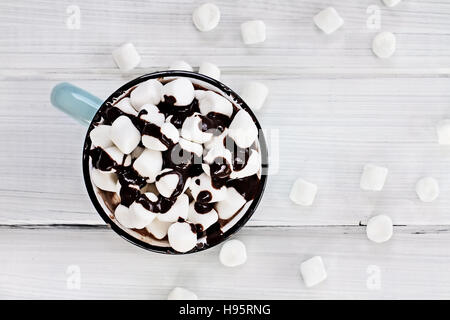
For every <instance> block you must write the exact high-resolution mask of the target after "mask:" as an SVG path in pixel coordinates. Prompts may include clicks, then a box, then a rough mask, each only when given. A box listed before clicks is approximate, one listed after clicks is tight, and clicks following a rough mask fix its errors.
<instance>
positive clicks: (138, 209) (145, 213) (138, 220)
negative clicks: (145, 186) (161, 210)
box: [128, 192, 158, 229]
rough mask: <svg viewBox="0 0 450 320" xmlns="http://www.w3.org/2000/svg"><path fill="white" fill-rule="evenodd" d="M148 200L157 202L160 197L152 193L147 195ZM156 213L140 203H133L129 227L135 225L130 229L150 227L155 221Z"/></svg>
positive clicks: (130, 210)
mask: <svg viewBox="0 0 450 320" xmlns="http://www.w3.org/2000/svg"><path fill="white" fill-rule="evenodd" d="M145 195H146V196H147V198H148V199H149V200H150V201H157V200H158V197H157V196H156V195H155V194H154V193H151V192H147V193H145ZM155 217H156V213H154V212H151V211H150V210H147V209H146V208H145V207H144V206H143V205H142V204H140V203H139V202H133V203H132V204H131V205H130V208H129V220H128V223H129V225H133V226H132V227H129V228H136V229H142V228H144V227H145V226H148V225H149V224H150V223H152V221H153V220H154V219H155Z"/></svg>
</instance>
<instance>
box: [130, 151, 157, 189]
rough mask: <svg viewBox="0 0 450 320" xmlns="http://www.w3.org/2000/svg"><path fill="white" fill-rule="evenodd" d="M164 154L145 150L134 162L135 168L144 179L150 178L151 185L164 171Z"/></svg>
mask: <svg viewBox="0 0 450 320" xmlns="http://www.w3.org/2000/svg"><path fill="white" fill-rule="evenodd" d="M162 164H163V160H162V154H161V152H160V151H155V150H150V149H145V150H144V151H143V152H142V154H141V155H140V156H139V157H138V158H137V159H136V161H134V163H133V168H134V169H135V170H136V171H137V172H138V173H139V174H140V175H141V176H143V177H146V178H148V179H147V181H148V182H149V183H153V182H155V179H156V176H157V175H158V174H159V173H160V172H161V169H162Z"/></svg>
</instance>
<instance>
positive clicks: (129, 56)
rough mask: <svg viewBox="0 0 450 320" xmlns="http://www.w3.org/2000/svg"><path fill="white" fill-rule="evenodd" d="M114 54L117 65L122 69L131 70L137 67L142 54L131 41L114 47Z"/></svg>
mask: <svg viewBox="0 0 450 320" xmlns="http://www.w3.org/2000/svg"><path fill="white" fill-rule="evenodd" d="M112 56H113V59H114V61H115V63H116V64H117V66H118V67H119V69H120V70H122V71H130V70H131V69H134V68H136V67H137V65H138V64H139V63H140V62H141V56H140V55H139V53H138V52H137V50H136V48H135V47H134V45H133V44H132V43H130V42H128V43H125V44H123V45H122V46H120V47H118V48H116V49H114V51H113V52H112Z"/></svg>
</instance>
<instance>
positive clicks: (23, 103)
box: [0, 0, 450, 299]
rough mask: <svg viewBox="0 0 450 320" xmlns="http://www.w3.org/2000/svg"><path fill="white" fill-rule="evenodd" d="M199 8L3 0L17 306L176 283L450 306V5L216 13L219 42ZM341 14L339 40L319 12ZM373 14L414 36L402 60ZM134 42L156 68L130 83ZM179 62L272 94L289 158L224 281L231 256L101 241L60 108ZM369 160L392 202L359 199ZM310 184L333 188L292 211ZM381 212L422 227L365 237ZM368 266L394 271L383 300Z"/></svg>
mask: <svg viewBox="0 0 450 320" xmlns="http://www.w3.org/2000/svg"><path fill="white" fill-rule="evenodd" d="M130 3H132V4H130ZM200 3H202V1H193V2H192V3H191V2H183V1H178V0H177V1H170V2H168V1H153V0H152V1H133V2H130V1H106V0H105V1H87V0H76V1H70V2H60V1H50V0H36V1H31V0H17V1H12V0H5V1H1V2H0V101H1V105H0V148H1V150H2V151H1V152H2V153H1V155H2V157H0V176H1V180H2V186H1V188H0V225H2V226H3V227H2V230H1V232H0V238H1V239H0V247H1V250H0V262H1V263H0V298H38V297H42V298H52V297H53V298H55V297H56V298H58V297H64V298H83V297H85V298H108V297H109V298H114V297H116V298H143V299H147V298H162V297H164V296H165V295H166V294H167V292H168V291H169V290H170V288H171V287H173V286H175V285H185V286H188V287H190V288H192V289H193V290H194V291H197V293H198V295H199V296H200V297H201V298H239V299H245V298H306V299H313V298H449V295H450V294H449V292H450V291H449V289H450V274H449V271H448V269H449V268H448V266H449V262H450V261H449V259H450V250H449V249H448V247H449V246H450V237H449V232H448V229H449V224H450V197H449V194H450V172H449V169H450V148H447V147H443V146H439V145H438V144H437V142H436V133H435V128H434V125H435V123H436V122H437V121H439V120H440V119H442V118H444V117H450V79H449V75H450V0H445V1H442V0H440V1H437V0H428V1H412V0H404V1H403V2H402V3H401V4H400V5H399V6H397V7H395V8H386V7H384V6H383V5H382V3H381V1H380V0H361V1H351V0H346V1H342V0H341V1H338V0H328V1H321V0H302V1H294V0H291V1H282V0H279V1H256V0H254V1H237V0H236V1H216V3H217V4H218V5H219V7H220V8H221V11H222V20H221V23H220V24H219V27H218V28H217V29H216V30H214V31H212V32H210V33H200V32H198V31H197V30H196V29H195V28H194V26H193V25H192V23H191V13H192V10H193V9H194V8H195V7H196V6H197V5H198V4H200ZM69 5H78V6H79V7H80V10H81V29H80V30H69V29H67V28H66V19H67V17H68V14H67V13H66V8H67V6H69ZM328 5H333V6H334V7H335V8H336V9H337V10H338V11H339V13H340V14H341V16H342V17H343V18H344V20H345V25H344V27H343V28H342V29H341V30H339V31H337V32H336V33H335V34H333V35H330V36H325V35H323V34H321V33H320V32H319V31H318V30H317V29H316V28H315V26H314V25H313V24H312V16H313V15H314V14H315V13H317V12H318V11H320V9H322V8H324V7H326V6H328ZM370 5H377V6H378V7H379V9H380V10H381V30H387V31H392V32H394V33H395V34H396V35H397V40H398V50H397V52H396V54H395V56H394V57H393V58H392V59H389V60H380V59H376V58H375V57H374V56H373V55H372V52H371V49H370V46H371V40H372V38H373V36H374V35H375V31H374V30H369V29H368V28H367V27H366V20H367V18H368V17H369V14H367V13H366V10H367V8H368V7H369V6H370ZM248 19H263V20H264V21H265V22H266V24H267V41H266V42H264V43H263V44H259V45H255V46H251V47H246V46H244V45H243V43H242V41H241V39H240V34H239V24H240V23H241V22H243V21H245V20H248ZM125 41H132V42H133V43H135V45H136V47H137V48H138V50H139V52H140V53H141V55H142V64H141V66H140V67H139V68H137V69H135V70H133V71H132V72H130V73H127V74H121V73H120V72H119V71H118V70H117V68H116V67H115V66H114V63H113V61H112V59H111V56H110V53H111V51H112V49H113V48H114V47H116V46H118V45H120V44H121V43H123V42H125ZM180 58H181V59H185V60H187V61H188V62H190V63H191V64H193V65H194V66H198V65H199V63H200V62H201V61H211V62H213V63H216V64H218V65H219V66H220V67H221V69H222V72H223V78H222V79H223V82H224V83H226V84H227V85H229V86H230V87H232V88H235V89H236V90H237V91H239V88H240V87H241V86H242V84H243V83H244V82H245V81H247V80H250V79H251V80H260V81H263V82H264V83H266V84H267V85H268V86H269V88H270V97H269V99H268V101H267V104H266V105H265V107H264V108H263V109H262V110H261V111H260V112H259V113H258V117H259V119H260V121H261V123H262V124H263V126H264V127H265V128H267V129H269V130H271V132H274V131H276V130H278V134H279V137H280V142H279V145H278V147H277V145H276V144H274V145H272V146H271V150H272V151H274V150H279V154H280V157H279V159H280V160H279V161H278V167H279V170H278V172H277V173H275V174H273V175H272V176H270V177H269V183H268V187H267V189H266V193H265V196H264V198H263V201H262V203H261V205H260V207H259V209H258V211H257V213H256V214H255V215H254V217H253V218H252V220H251V221H250V222H249V223H248V226H247V227H246V228H244V230H243V231H242V232H241V233H239V234H238V235H237V236H238V237H239V238H242V239H243V240H244V241H245V242H246V243H247V244H248V250H249V257H250V258H249V262H248V264H246V265H245V266H243V267H242V268H239V269H236V270H228V269H224V268H221V267H219V265H218V262H217V249H214V250H210V251H207V252H205V253H203V254H198V255H193V256H187V257H166V256H161V255H155V254H152V253H148V252H145V251H143V250H140V249H138V248H134V247H133V246H131V245H129V244H127V243H125V242H124V241H123V240H121V239H120V238H119V237H117V236H115V235H114V234H113V233H112V232H111V231H109V230H106V229H105V228H104V227H102V226H103V222H102V221H101V219H100V218H99V217H98V216H97V214H96V213H95V211H94V208H93V207H92V205H91V204H90V202H89V199H88V197H87V195H86V192H85V188H84V185H83V181H82V177H81V147H82V143H83V139H84V134H85V128H83V127H81V126H79V125H78V124H77V123H75V122H73V121H72V120H71V119H69V118H67V117H66V116H65V115H64V114H61V113H59V112H58V111H56V110H55V109H54V108H53V107H52V106H51V105H50V103H49V93H50V90H51V88H52V87H53V86H54V85H55V84H56V83H58V82H60V81H69V82H73V83H74V84H76V85H78V86H80V87H83V88H85V89H88V90H89V91H91V92H92V93H94V94H96V95H98V96H99V97H101V98H106V97H107V96H108V95H109V94H110V93H111V92H112V91H114V90H115V89H116V88H117V87H119V86H120V85H121V84H123V83H124V82H126V81H128V80H129V79H132V78H134V77H136V76H138V75H141V74H143V73H146V72H151V71H156V70H161V69H165V68H166V67H167V66H168V65H169V64H170V62H171V61H173V60H175V59H180ZM269 144H270V141H269ZM366 162H375V163H379V164H381V165H385V166H387V167H389V169H390V173H389V177H388V180H387V183H386V186H385V188H384V190H383V191H382V192H379V193H373V192H363V191H362V190H360V189H359V177H360V174H361V170H362V166H363V165H364V164H365V163H366ZM275 164H276V163H275V162H274V163H272V165H273V167H276V165H275ZM424 175H432V176H434V177H435V178H437V179H438V180H439V182H440V186H441V196H440V197H439V198H438V199H437V200H436V201H435V202H434V203H432V204H424V203H421V202H420V201H419V200H418V199H417V196H416V195H415V192H414V185H415V182H416V181H417V179H419V178H420V177H422V176H424ZM297 176H302V177H303V178H305V179H307V180H310V181H312V182H314V183H316V184H318V185H319V193H318V195H317V198H316V202H315V204H314V205H313V206H312V207H310V208H302V207H298V206H295V205H294V204H292V203H291V202H290V201H289V199H288V193H289V189H290V187H291V184H292V183H293V181H294V180H295V178H296V177H297ZM379 213H384V214H388V215H390V216H391V217H392V219H393V221H394V223H395V224H396V225H402V226H407V227H397V228H396V230H395V231H396V235H395V236H394V239H393V240H392V241H391V242H389V243H387V244H384V245H380V246H377V245H375V244H372V243H369V242H368V240H366V239H365V235H364V232H365V230H364V227H361V226H359V225H360V223H361V224H364V223H365V222H366V221H367V220H368V218H369V217H370V216H372V215H374V214H379ZM17 225H19V227H17ZM85 225H91V227H89V228H87V227H86V226H85ZM86 228H87V229H86ZM422 230H425V231H426V233H425V234H416V232H419V233H420V232H421V231H422ZM315 254H319V255H322V256H323V258H324V261H325V264H326V265H327V267H328V269H329V270H328V271H329V278H328V280H327V281H326V282H325V283H323V284H321V285H320V286H318V287H317V288H312V289H308V290H307V289H305V288H304V286H303V284H302V282H301V279H300V278H299V274H298V270H299V264H300V262H301V261H302V260H304V259H306V258H308V257H310V256H312V255H315ZM174 260H179V261H181V260H182V263H179V262H176V263H174ZM123 261H128V262H129V264H128V265H124V263H123ZM72 264H73V265H79V266H80V268H81V272H82V288H81V290H79V291H70V290H67V289H66V285H65V283H66V278H67V275H66V273H65V271H66V268H67V266H68V265H72ZM369 265H376V266H379V268H380V270H381V275H382V278H381V279H382V280H381V281H382V282H381V283H382V288H381V290H369V289H368V288H367V286H366V281H367V279H368V277H369V274H367V273H366V271H367V267H368V266H369ZM163 270H168V271H169V272H167V274H164V276H162V277H155V274H161V273H162V272H163ZM211 270H213V271H214V272H215V273H216V274H214V277H212V276H211V278H202V276H203V275H204V274H205V273H208V272H212V271H211ZM186 275H187V276H186ZM211 279H213V280H211ZM230 279H233V280H232V281H230ZM211 281H213V282H212V283H213V285H208V284H209V283H210V282H211ZM237 283H241V285H240V286H239V287H237V286H236V284H237ZM232 287H233V290H232V291H231V288H232Z"/></svg>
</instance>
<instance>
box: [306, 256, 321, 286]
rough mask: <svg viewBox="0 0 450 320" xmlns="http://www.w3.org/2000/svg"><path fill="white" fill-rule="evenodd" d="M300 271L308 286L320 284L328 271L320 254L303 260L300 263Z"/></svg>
mask: <svg viewBox="0 0 450 320" xmlns="http://www.w3.org/2000/svg"><path fill="white" fill-rule="evenodd" d="M300 273H301V274H302V278H303V282H304V283H305V285H306V286H307V287H308V288H310V287H313V286H315V285H318V284H319V283H321V282H322V281H324V280H325V279H326V278H327V271H326V270H325V266H324V264H323V261H322V257H320V256H315V257H312V258H311V259H308V260H306V261H303V262H302V264H301V265H300Z"/></svg>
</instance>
